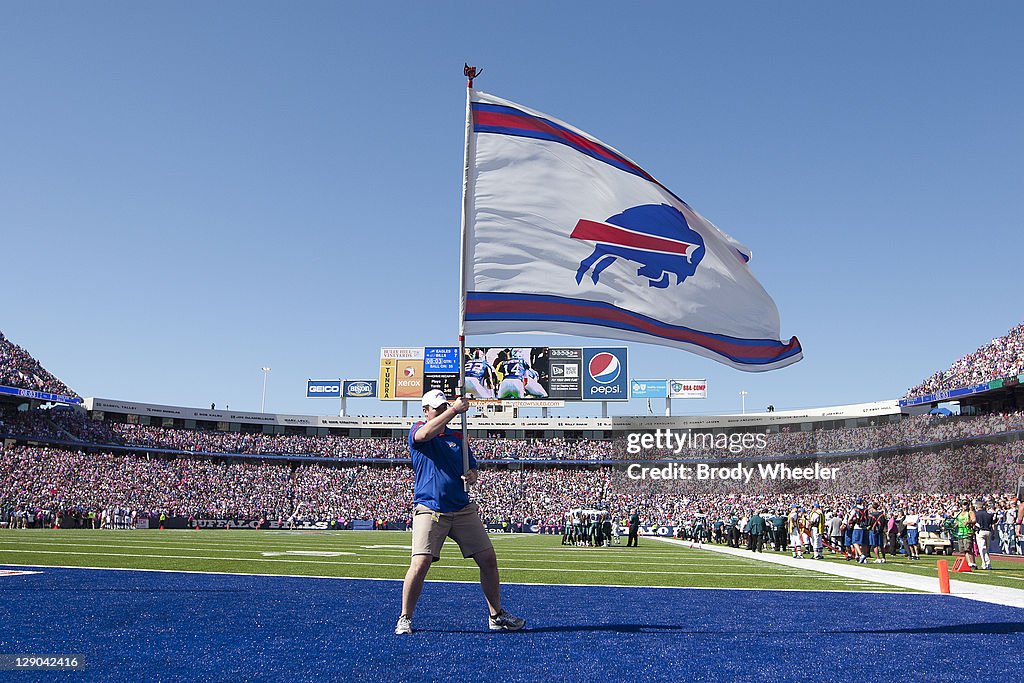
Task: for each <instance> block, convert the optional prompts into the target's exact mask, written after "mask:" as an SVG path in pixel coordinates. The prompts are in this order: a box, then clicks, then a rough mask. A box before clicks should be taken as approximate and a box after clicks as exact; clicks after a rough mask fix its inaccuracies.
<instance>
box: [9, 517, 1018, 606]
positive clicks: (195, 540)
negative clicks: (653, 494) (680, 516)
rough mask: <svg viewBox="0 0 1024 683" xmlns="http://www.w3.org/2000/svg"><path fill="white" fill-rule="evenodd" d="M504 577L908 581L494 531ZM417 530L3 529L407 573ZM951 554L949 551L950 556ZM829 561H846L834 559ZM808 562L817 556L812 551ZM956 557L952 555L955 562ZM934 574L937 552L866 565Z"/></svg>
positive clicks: (210, 566)
mask: <svg viewBox="0 0 1024 683" xmlns="http://www.w3.org/2000/svg"><path fill="white" fill-rule="evenodd" d="M491 538H492V540H493V541H494V545H495V547H496V549H497V552H498V558H499V564H500V567H501V576H502V580H503V581H505V582H515V583H548V584H588V585H611V586H665V587H688V588H768V589H802V590H877V591H901V590H903V589H900V588H896V587H893V586H888V585H883V584H879V583H874V582H871V581H865V580H856V579H850V578H844V577H838V576H830V575H827V574H822V573H820V572H815V571H811V570H809V569H800V568H790V567H783V566H778V565H773V564H768V563H764V562H760V561H759V560H757V559H754V558H750V559H748V558H745V557H733V556H729V555H722V554H719V553H714V552H709V551H706V550H699V549H691V548H688V547H680V546H678V545H670V544H667V543H662V542H659V541H655V540H652V539H641V545H640V547H639V548H626V547H625V546H624V545H623V546H612V547H611V548H576V547H566V546H562V545H561V538H560V537H559V536H546V535H545V536H539V535H521V534H508V535H505V534H497V535H492V536H491ZM410 543H411V534H409V533H407V532H396V531H293V532H289V531H248V530H236V529H232V530H230V531H228V530H203V531H194V530H181V531H171V530H166V531H159V530H132V531H105V530H96V531H92V530H63V529H62V530H4V531H0V564H9V565H48V566H65V567H97V568H124V569H167V570H186V571H203V572H232V573H243V574H291V575H301V576H325V577H349V578H376V579H400V578H402V577H403V576H404V575H405V571H406V569H407V568H408V566H409V544H410ZM949 559H950V560H952V558H949ZM825 561H826V562H842V560H841V559H835V558H831V557H830V558H828V559H826V560H825ZM806 562H807V563H808V565H809V566H810V565H812V564H813V563H815V562H816V561H815V560H811V559H808V560H806ZM950 564H951V565H952V561H950ZM869 566H871V567H873V568H878V569H885V570H887V571H904V572H910V573H913V574H917V575H921V576H935V575H936V565H935V558H929V559H927V560H921V561H920V562H919V563H911V562H908V561H906V560H903V559H897V560H893V561H890V562H889V563H887V564H885V565H869ZM994 566H995V570H994V571H992V572H972V573H971V574H953V577H954V578H957V579H963V580H967V581H980V582H984V583H993V584H997V585H1003V586H1009V587H1014V588H1024V564H1022V563H1015V562H1007V561H998V560H997V561H996V562H995V563H994ZM477 577H478V574H477V570H476V566H475V565H474V564H473V562H472V561H471V560H465V559H463V558H462V556H461V554H460V553H459V551H458V547H457V546H456V545H455V544H454V543H453V542H452V541H448V543H446V544H445V548H444V551H443V553H442V556H441V560H440V561H439V562H437V563H435V564H434V566H433V567H432V569H431V571H430V574H429V576H428V578H429V579H434V580H449V581H476V580H477Z"/></svg>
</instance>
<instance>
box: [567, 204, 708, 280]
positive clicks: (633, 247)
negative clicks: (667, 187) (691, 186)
mask: <svg viewBox="0 0 1024 683" xmlns="http://www.w3.org/2000/svg"><path fill="white" fill-rule="evenodd" d="M569 236H570V237H572V238H574V239H578V240H584V241H588V242H594V243H595V246H594V251H593V253H592V254H590V256H588V257H587V258H585V259H583V260H582V261H581V262H580V267H579V269H578V270H577V271H576V283H577V284H580V283H582V282H583V277H584V276H585V275H586V274H587V272H588V271H590V277H591V279H592V280H593V281H594V284H597V283H598V282H599V281H600V278H601V272H602V271H604V270H605V269H606V268H608V266H610V265H612V264H613V263H615V261H616V259H619V258H623V259H626V260H628V261H632V262H634V263H637V264H640V268H638V269H637V271H636V274H637V276H639V277H643V278H647V285H648V286H649V287H659V288H661V289H664V288H666V287H668V286H669V285H670V284H677V285H679V284H682V282H683V280H685V279H686V278H688V277H689V276H691V275H693V273H694V272H695V271H696V270H697V266H698V265H699V264H700V261H701V259H702V258H704V238H702V237H701V236H700V234H699V233H698V232H697V231H696V230H694V229H693V228H691V227H690V226H689V225H688V224H687V222H686V217H685V216H683V214H682V213H681V212H680V211H679V210H678V209H676V208H674V207H671V206H668V205H667V204H645V205H643V206H634V207H633V208H631V209H626V210H625V211H623V212H622V213H620V214H616V215H615V216H612V217H611V218H609V219H608V220H606V221H604V222H600V223H599V222H597V221H590V220H585V219H581V220H580V221H579V222H578V223H576V227H575V228H574V229H573V231H572V234H570V235H569ZM673 275H674V276H675V282H674V283H673V282H672V276H673Z"/></svg>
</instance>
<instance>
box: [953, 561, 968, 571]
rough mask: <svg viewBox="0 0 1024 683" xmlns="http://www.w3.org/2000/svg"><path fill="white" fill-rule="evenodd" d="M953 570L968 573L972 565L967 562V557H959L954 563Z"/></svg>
mask: <svg viewBox="0 0 1024 683" xmlns="http://www.w3.org/2000/svg"><path fill="white" fill-rule="evenodd" d="M953 571H955V572H964V573H968V572H970V571H971V565H969V564H967V559H966V558H963V557H958V558H956V562H954V563H953Z"/></svg>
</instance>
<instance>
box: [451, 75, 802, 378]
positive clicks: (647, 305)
mask: <svg viewBox="0 0 1024 683" xmlns="http://www.w3.org/2000/svg"><path fill="white" fill-rule="evenodd" d="M469 97H470V101H469V112H468V116H469V119H468V120H467V138H468V139H467V150H466V153H467V158H466V162H467V177H466V188H465V189H466V202H465V212H466V216H465V226H466V227H465V230H466V232H465V240H466V242H465V245H464V260H463V268H464V269H465V272H464V273H463V278H464V282H465V291H464V292H463V302H462V305H463V315H464V320H465V332H466V334H492V333H501V332H539V333H556V334H573V335H579V336H587V337H603V338H610V339H621V340H626V341H634V342H644V343H650V344H663V345H666V346H674V347H677V348H681V349H685V350H687V351H691V352H693V353H696V354H699V355H701V356H705V357H707V358H712V359H714V360H717V361H720V362H722V363H725V364H726V365H730V366H732V367H734V368H738V369H740V370H747V371H754V372H759V371H764V370H773V369H775V368H780V367H784V366H786V365H790V364H791V363H795V362H796V361H798V360H800V358H801V357H802V351H801V348H800V343H799V341H797V339H796V337H793V338H792V339H790V340H789V341H788V342H785V343H783V342H782V341H780V339H779V312H778V309H777V308H776V307H775V302H773V301H772V299H771V297H770V296H768V293H767V292H765V291H764V289H763V288H762V287H761V284H760V283H759V282H758V281H757V280H756V279H755V278H754V276H753V274H752V273H751V272H750V269H749V267H748V265H747V262H748V261H749V260H750V251H749V250H748V249H747V248H746V247H744V246H743V245H742V244H740V243H739V242H737V241H736V240H734V239H733V238H732V237H730V236H729V235H726V234H725V233H723V232H722V231H720V230H719V229H718V228H716V227H715V226H714V225H712V224H711V223H710V222H709V221H707V220H706V219H704V218H703V217H702V216H700V215H699V214H698V213H697V212H695V211H694V210H693V209H691V208H690V207H689V206H688V205H687V204H686V203H685V202H683V201H682V200H681V199H679V198H678V197H677V196H675V195H674V194H673V193H672V192H670V191H669V190H668V189H666V188H665V187H664V186H663V185H661V183H659V182H658V181H656V180H655V179H654V178H652V177H651V176H650V175H649V174H647V173H646V172H645V171H644V170H643V169H641V168H640V167H639V166H638V165H637V164H636V163H634V162H633V161H631V160H630V159H628V158H627V157H625V156H623V155H622V154H620V153H619V152H617V151H616V150H614V149H613V148H611V147H609V146H608V145H605V144H604V143H603V142H601V141H600V140H597V139H596V138H594V137H592V136H590V135H588V134H586V133H584V132H583V131H580V130H578V129H576V128H573V127H572V126H570V125H568V124H566V123H563V122H562V121H559V120H557V119H554V118H552V117H550V116H547V115H545V114H541V113H539V112H536V111H533V110H531V109H527V108H526V107H523V106H522V105H518V104H515V103H514V102H509V101H508V100H503V99H500V98H497V97H494V96H493V95H488V94H486V93H483V92H479V91H475V90H470V91H469Z"/></svg>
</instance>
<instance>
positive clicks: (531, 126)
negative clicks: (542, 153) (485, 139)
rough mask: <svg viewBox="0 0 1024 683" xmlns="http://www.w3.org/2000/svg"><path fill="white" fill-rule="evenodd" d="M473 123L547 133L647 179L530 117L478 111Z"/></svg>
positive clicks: (598, 148)
mask: <svg viewBox="0 0 1024 683" xmlns="http://www.w3.org/2000/svg"><path fill="white" fill-rule="evenodd" d="M473 123H474V124H476V125H480V126H495V127H498V128H522V129H525V130H534V131H537V132H540V133H548V134H550V135H555V136H557V137H560V138H562V139H563V140H565V141H567V142H571V143H572V144H574V145H576V146H578V147H582V148H583V149H586V150H589V151H591V152H594V153H595V154H597V155H599V156H602V157H605V158H607V159H614V160H615V161H617V162H619V163H620V164H624V165H626V166H628V167H629V168H631V169H633V170H634V171H636V172H637V173H639V174H640V175H641V176H643V177H644V178H648V177H649V176H648V175H647V173H646V172H644V170H643V169H642V168H640V167H639V166H637V165H636V164H633V163H631V162H629V161H627V160H626V159H624V158H623V157H621V156H620V155H618V154H615V153H614V152H612V151H611V150H609V149H607V148H605V147H603V146H601V145H599V144H597V143H596V142H592V141H591V140H588V139H587V138H585V137H583V136H581V135H577V134H576V133H572V132H570V131H567V130H563V129H561V128H557V127H556V126H553V125H551V124H550V123H548V122H547V121H543V120H541V119H537V118H534V117H532V116H526V115H522V116H517V115H513V114H499V113H498V112H493V111H481V110H479V109H478V110H475V111H474V112H473Z"/></svg>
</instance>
